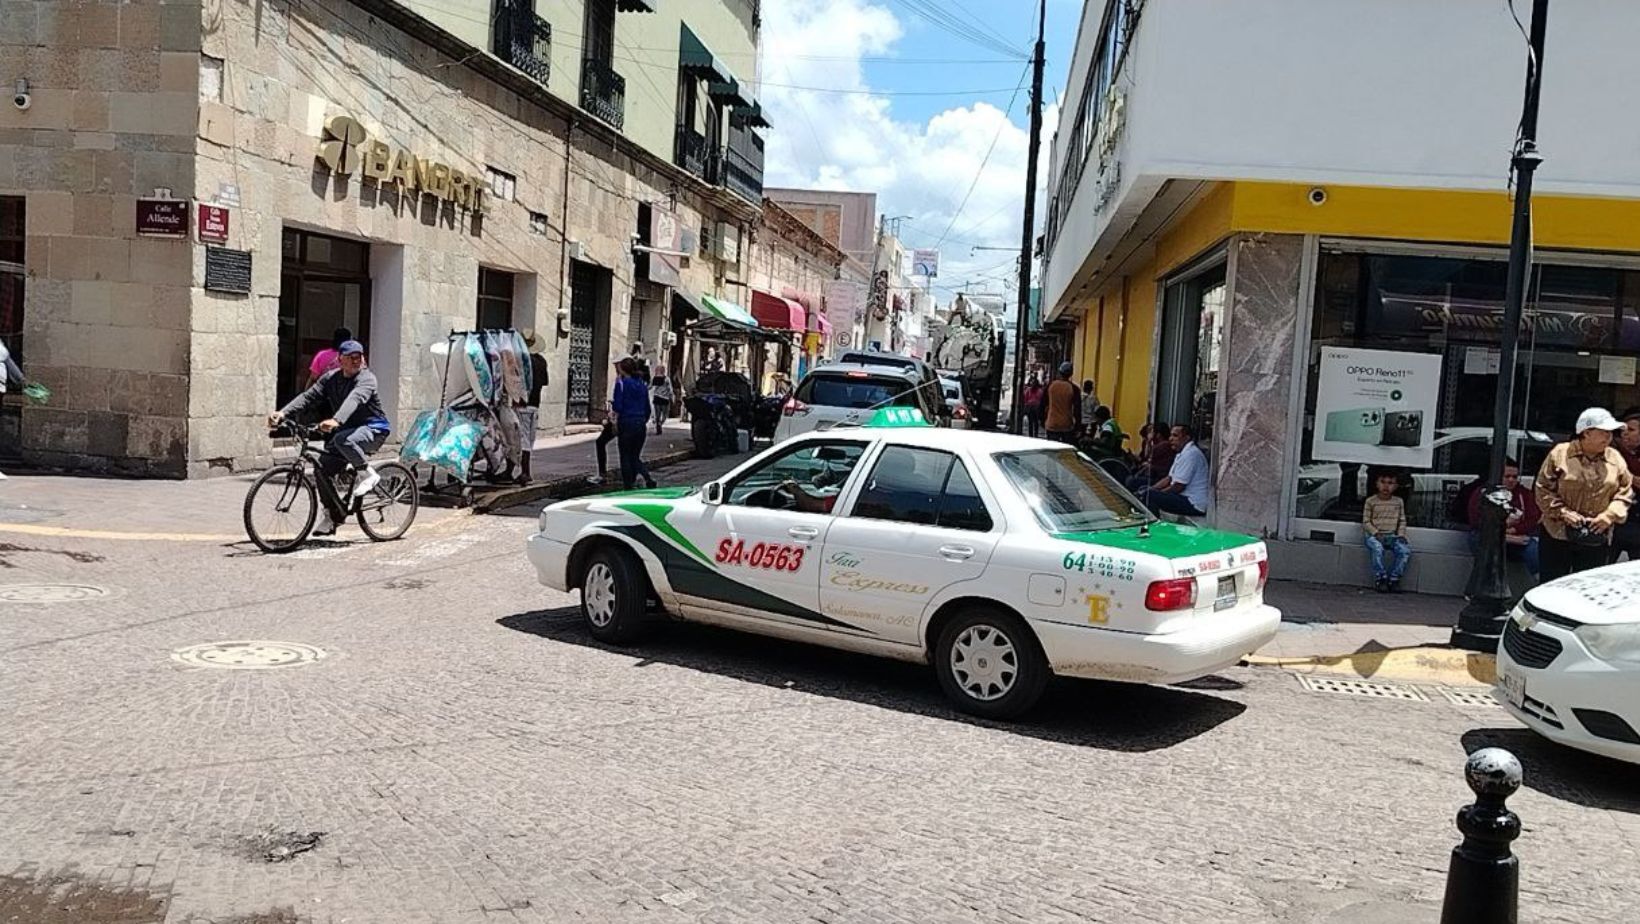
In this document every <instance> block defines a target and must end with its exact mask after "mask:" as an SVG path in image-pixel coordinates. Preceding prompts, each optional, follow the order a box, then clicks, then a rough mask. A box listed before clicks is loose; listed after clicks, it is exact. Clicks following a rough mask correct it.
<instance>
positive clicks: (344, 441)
mask: <svg viewBox="0 0 1640 924" xmlns="http://www.w3.org/2000/svg"><path fill="white" fill-rule="evenodd" d="M337 352H339V353H340V354H341V359H340V361H341V366H340V367H339V368H337V369H333V370H331V371H329V372H326V373H325V374H324V375H322V376H320V377H319V380H318V381H317V382H314V383H313V386H312V387H310V388H309V389H308V390H307V391H304V392H302V393H301V394H299V395H297V396H296V397H295V398H293V399H291V401H290V403H289V404H286V405H285V406H284V407H282V408H280V409H279V410H277V411H274V412H273V413H272V414H269V415H268V426H270V427H277V426H279V424H280V423H282V422H283V421H284V420H285V418H287V417H291V418H295V419H297V420H302V419H312V418H314V417H317V416H319V415H321V414H323V415H326V416H324V417H323V418H322V419H321V420H320V421H319V425H318V427H319V432H321V433H326V434H329V438H328V439H327V440H326V441H325V449H326V450H327V452H326V454H325V455H324V456H323V457H322V460H321V465H322V468H323V471H324V474H325V476H326V477H328V478H332V479H334V478H335V477H336V476H337V475H338V474H340V473H341V472H342V470H343V468H344V466H345V465H349V464H351V465H352V467H353V468H354V469H355V470H357V471H358V472H359V475H358V477H357V479H356V480H355V482H354V485H353V494H354V496H355V497H363V496H365V495H366V494H368V493H370V489H371V488H374V487H375V486H376V485H377V484H378V483H379V482H380V481H381V476H380V475H378V474H376V471H375V469H373V468H371V467H370V455H371V453H373V452H375V451H376V450H378V449H380V448H381V447H382V444H383V443H385V442H387V436H388V434H389V433H390V432H391V430H392V427H391V426H390V425H389V424H388V421H387V414H386V413H385V412H384V411H383V410H382V402H381V397H380V396H379V395H378V394H377V391H376V374H375V373H373V372H371V371H370V370H369V369H367V368H365V356H364V345H363V344H361V343H359V341H357V340H346V341H343V342H342V344H341V345H340V346H338V347H337ZM335 532H336V520H335V518H334V516H333V515H332V513H331V511H329V510H326V511H325V512H324V517H323V518H322V519H321V521H320V522H319V523H317V524H316V525H315V526H314V528H313V535H316V536H328V535H331V534H333V533H335Z"/></svg>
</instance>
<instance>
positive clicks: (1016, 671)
mask: <svg viewBox="0 0 1640 924" xmlns="http://www.w3.org/2000/svg"><path fill="white" fill-rule="evenodd" d="M934 670H935V671H936V672H937V673H938V674H939V678H940V687H941V688H942V689H944V690H945V695H947V696H949V697H951V699H952V700H953V701H954V702H955V703H956V704H957V708H959V709H961V710H962V711H964V712H967V713H970V714H972V715H977V716H983V717H984V718H988V719H1011V718H1014V717H1016V716H1019V715H1022V714H1023V713H1025V712H1026V711H1027V710H1029V709H1030V708H1031V707H1032V706H1034V705H1036V701H1037V700H1038V699H1041V698H1042V691H1043V690H1045V689H1046V688H1047V685H1048V674H1049V671H1048V661H1047V658H1045V657H1043V655H1042V648H1041V646H1040V645H1038V644H1037V641H1036V636H1035V635H1034V634H1033V633H1032V632H1031V630H1030V629H1029V628H1028V627H1027V626H1026V625H1025V622H1024V621H1023V620H1021V619H1020V618H1019V617H1018V616H1015V615H1014V614H1012V613H1009V612H1006V611H1004V610H1001V609H992V608H975V609H972V610H969V611H967V612H965V613H962V614H960V615H958V616H957V618H955V619H953V620H951V621H950V622H948V623H946V625H945V628H944V629H942V630H941V631H940V637H939V640H938V642H937V643H936V644H935V647H934Z"/></svg>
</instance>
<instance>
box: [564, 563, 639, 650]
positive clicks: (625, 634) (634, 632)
mask: <svg viewBox="0 0 1640 924" xmlns="http://www.w3.org/2000/svg"><path fill="white" fill-rule="evenodd" d="M648 600H649V581H648V579H647V578H646V577H645V576H644V573H643V567H642V566H641V565H639V564H638V562H637V561H636V560H634V559H633V558H632V556H631V555H629V554H627V553H626V552H624V551H621V550H619V549H612V548H604V549H599V550H597V551H596V552H593V553H592V554H591V555H589V556H587V561H586V566H585V568H584V569H583V570H582V572H581V617H582V618H583V619H585V620H586V624H587V631H589V632H591V633H592V637H593V638H595V639H597V640H598V641H600V642H603V643H605V644H608V645H627V644H631V643H632V642H635V641H637V640H638V637H639V636H640V635H641V634H643V630H644V628H645V625H644V618H645V613H644V610H645V607H646V605H647V603H648Z"/></svg>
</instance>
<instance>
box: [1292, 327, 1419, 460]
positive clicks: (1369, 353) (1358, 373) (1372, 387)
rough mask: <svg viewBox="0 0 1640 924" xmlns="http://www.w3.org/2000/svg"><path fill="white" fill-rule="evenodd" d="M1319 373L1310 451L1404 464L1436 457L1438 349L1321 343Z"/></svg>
mask: <svg viewBox="0 0 1640 924" xmlns="http://www.w3.org/2000/svg"><path fill="white" fill-rule="evenodd" d="M1320 376H1321V381H1320V382H1319V383H1318V384H1317V387H1316V398H1315V441H1314V443H1313V445H1312V451H1311V453H1310V456H1311V458H1313V459H1315V460H1316V461H1318V462H1321V461H1326V462H1361V463H1365V464H1367V465H1399V466H1402V467H1405V468H1428V467H1430V466H1431V465H1433V464H1434V461H1435V447H1434V443H1435V401H1436V398H1437V396H1438V395H1439V393H1440V385H1441V356H1440V354H1438V353H1398V352H1395V351H1392V350H1364V349H1357V348H1355V347H1322V348H1321V369H1320Z"/></svg>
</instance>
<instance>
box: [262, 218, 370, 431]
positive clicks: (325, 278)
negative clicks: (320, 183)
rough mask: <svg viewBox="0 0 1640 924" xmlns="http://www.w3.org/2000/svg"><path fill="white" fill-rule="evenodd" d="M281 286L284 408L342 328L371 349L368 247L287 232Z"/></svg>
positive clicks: (280, 390)
mask: <svg viewBox="0 0 1640 924" xmlns="http://www.w3.org/2000/svg"><path fill="white" fill-rule="evenodd" d="M281 257H282V263H281V264H280V284H279V385H278V403H279V404H280V405H283V404H284V403H285V402H287V401H289V400H290V399H291V398H293V397H295V396H296V394H297V393H298V392H300V391H301V390H302V389H303V388H305V387H306V386H307V379H308V373H309V371H310V366H311V365H312V363H313V357H314V356H315V355H317V354H318V353H319V352H320V351H321V350H324V349H326V348H327V347H331V346H334V345H335V344H334V343H332V340H333V338H334V336H335V331H336V329H337V328H339V327H345V328H347V329H348V330H350V331H352V332H353V336H354V337H355V338H356V339H358V340H360V341H362V342H364V345H365V349H366V350H368V349H369V348H370V342H369V338H370V245H368V244H364V243H361V242H359V241H350V240H347V239H345V238H339V237H330V236H328V235H324V234H313V233H311V232H307V231H297V230H293V229H289V228H287V229H285V232H284V235H283V240H282V251H281Z"/></svg>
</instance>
